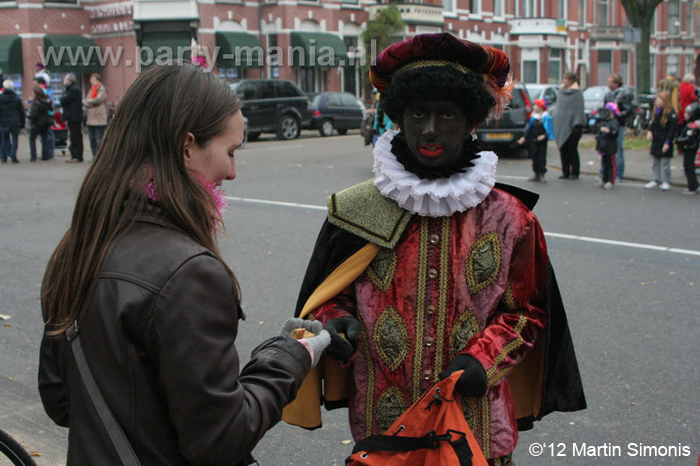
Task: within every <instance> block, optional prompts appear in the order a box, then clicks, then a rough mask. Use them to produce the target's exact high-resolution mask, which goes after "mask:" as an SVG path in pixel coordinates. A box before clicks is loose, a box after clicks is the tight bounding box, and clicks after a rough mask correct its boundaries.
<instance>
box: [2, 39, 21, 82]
mask: <svg viewBox="0 0 700 466" xmlns="http://www.w3.org/2000/svg"><path fill="white" fill-rule="evenodd" d="M0 69H2V72H3V73H5V74H14V73H20V74H21V73H22V39H21V38H20V37H19V36H0Z"/></svg>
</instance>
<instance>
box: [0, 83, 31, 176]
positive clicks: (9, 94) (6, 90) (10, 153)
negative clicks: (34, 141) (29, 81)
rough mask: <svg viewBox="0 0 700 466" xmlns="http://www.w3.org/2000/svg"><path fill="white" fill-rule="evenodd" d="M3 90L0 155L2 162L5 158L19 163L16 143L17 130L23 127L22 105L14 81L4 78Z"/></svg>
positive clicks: (0, 114)
mask: <svg viewBox="0 0 700 466" xmlns="http://www.w3.org/2000/svg"><path fill="white" fill-rule="evenodd" d="M2 87H3V91H2V94H0V155H1V158H2V163H7V159H8V158H9V159H10V160H12V163H19V160H18V159H17V145H18V144H19V132H20V130H21V129H22V128H24V117H25V115H24V106H22V99H20V98H19V96H18V95H17V94H16V93H15V86H14V83H13V82H12V81H11V80H9V79H6V80H5V81H3V83H2Z"/></svg>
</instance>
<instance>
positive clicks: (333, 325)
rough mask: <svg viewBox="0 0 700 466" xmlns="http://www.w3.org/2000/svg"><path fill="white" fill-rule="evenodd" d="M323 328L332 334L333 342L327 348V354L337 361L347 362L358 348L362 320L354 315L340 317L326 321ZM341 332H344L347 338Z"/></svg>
mask: <svg viewBox="0 0 700 466" xmlns="http://www.w3.org/2000/svg"><path fill="white" fill-rule="evenodd" d="M323 328H324V330H327V331H328V333H330V335H331V344H330V346H328V347H327V348H326V354H327V355H328V356H330V357H331V358H333V359H335V360H336V361H341V362H347V361H348V359H350V356H352V353H354V352H355V350H356V349H357V337H358V336H359V334H360V322H359V321H358V320H357V319H355V318H354V317H349V316H345V317H338V318H337V319H332V320H329V321H328V322H326V325H325V326H324V327H323ZM340 333H344V334H345V338H343V337H341V336H340V335H339V334H340Z"/></svg>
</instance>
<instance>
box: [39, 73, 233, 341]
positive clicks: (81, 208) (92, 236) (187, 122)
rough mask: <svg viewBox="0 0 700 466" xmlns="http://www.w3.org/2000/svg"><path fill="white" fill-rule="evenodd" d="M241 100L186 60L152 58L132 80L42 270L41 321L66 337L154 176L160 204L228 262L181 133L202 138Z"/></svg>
mask: <svg viewBox="0 0 700 466" xmlns="http://www.w3.org/2000/svg"><path fill="white" fill-rule="evenodd" d="M240 107H241V102H240V101H239V100H238V98H237V97H236V94H235V93H234V92H233V91H232V90H231V89H230V88H229V87H228V86H227V85H225V84H224V83H223V82H222V81H220V80H219V79H218V78H217V77H215V76H213V75H212V74H211V73H206V72H204V71H203V69H202V68H201V67H196V66H194V65H192V64H189V63H183V64H179V65H165V66H153V67H152V68H150V69H149V70H147V71H146V72H144V73H143V74H141V75H140V76H139V77H138V78H137V79H136V81H134V83H133V84H132V85H131V86H130V87H129V89H128V90H127V91H126V93H125V94H124V97H123V98H122V100H121V103H120V105H119V108H118V110H117V112H116V114H115V115H114V118H113V120H112V121H111V123H110V124H109V126H108V128H107V131H106V133H105V136H104V139H103V141H102V146H101V148H100V149H99V152H98V154H97V157H96V160H95V161H94V163H93V164H92V165H91V166H90V169H89V170H88V172H87V174H86V176H85V180H84V181H83V184H82V187H81V188H80V192H79V194H78V199H77V201H76V204H75V210H74V212H73V219H72V221H71V226H70V228H69V229H68V231H67V232H66V234H65V235H64V236H63V239H62V240H61V242H60V243H59V244H58V247H57V248H56V250H55V251H54V253H53V255H52V256H51V259H50V261H49V264H48V266H47V269H46V276H45V278H44V290H43V297H42V298H43V304H44V306H43V307H44V313H45V315H44V319H45V320H46V322H47V326H48V327H47V329H48V330H49V333H50V334H52V335H62V334H63V333H65V331H66V330H67V328H68V327H70V325H71V324H72V323H73V321H75V320H76V319H79V320H81V319H82V318H83V317H84V315H83V314H84V312H85V310H84V309H85V308H86V307H87V306H85V304H86V302H87V301H88V300H89V299H90V298H91V294H92V292H93V290H94V288H95V285H96V282H97V277H98V275H99V273H100V270H101V268H102V266H103V264H104V261H105V258H106V255H107V251H108V249H109V247H110V245H111V243H112V242H113V241H114V239H115V238H116V237H117V236H118V235H120V234H122V233H123V232H124V231H125V230H126V229H127V228H129V227H130V226H131V225H132V224H133V222H134V220H135V218H136V217H137V216H138V215H139V213H140V212H141V211H142V210H143V208H144V206H145V204H146V202H145V186H146V184H147V183H149V181H151V180H152V181H153V183H154V185H155V186H156V189H157V192H158V205H159V207H160V208H161V209H162V210H163V212H164V213H165V214H166V215H167V216H168V217H169V218H170V219H171V221H172V222H173V223H174V224H175V225H176V226H177V227H179V228H180V229H181V230H182V231H184V232H185V234H187V236H189V237H190V238H192V240H194V241H195V242H197V243H198V244H200V245H202V246H203V247H205V248H207V249H208V250H210V251H211V252H212V253H213V254H214V255H215V256H216V257H217V258H218V259H219V261H221V263H222V264H223V265H224V267H225V268H226V271H227V273H228V275H229V276H230V277H231V283H232V286H233V288H234V293H235V296H236V299H240V287H239V285H238V281H237V280H236V277H235V275H234V274H233V271H232V270H231V269H230V268H229V267H227V266H226V264H225V263H224V261H223V259H222V258H221V255H220V253H219V249H218V245H217V243H216V237H215V235H214V234H213V232H215V231H216V230H217V229H218V228H219V225H221V217H220V215H219V213H218V211H217V209H216V205H215V203H214V200H213V199H212V197H211V195H210V194H209V193H208V192H207V191H206V189H205V188H204V187H203V186H202V184H201V183H200V182H199V181H198V180H197V179H196V178H194V176H193V175H191V174H190V172H189V171H188V170H187V168H186V167H185V163H184V147H185V137H186V135H187V133H192V134H193V135H194V137H195V141H196V142H197V144H198V145H200V146H205V145H206V144H207V143H208V141H209V140H210V139H211V138H212V137H213V136H216V135H217V134H219V133H220V132H221V131H223V128H224V123H225V121H226V119H227V118H228V117H230V116H231V115H233V114H234V113H236V112H237V111H238V110H239V109H240Z"/></svg>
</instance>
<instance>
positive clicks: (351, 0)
mask: <svg viewBox="0 0 700 466" xmlns="http://www.w3.org/2000/svg"><path fill="white" fill-rule="evenodd" d="M343 3H349V4H351V5H357V3H358V0H343Z"/></svg>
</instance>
